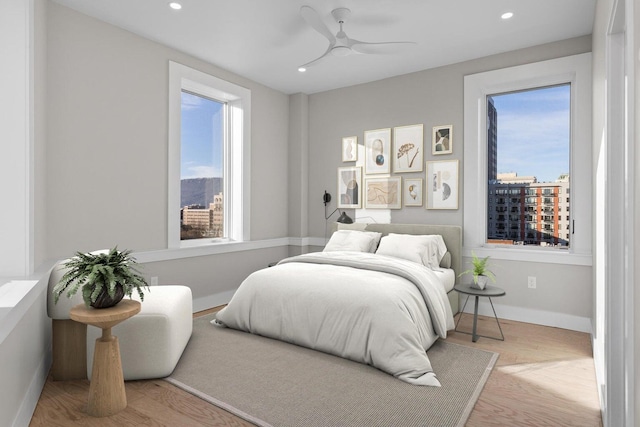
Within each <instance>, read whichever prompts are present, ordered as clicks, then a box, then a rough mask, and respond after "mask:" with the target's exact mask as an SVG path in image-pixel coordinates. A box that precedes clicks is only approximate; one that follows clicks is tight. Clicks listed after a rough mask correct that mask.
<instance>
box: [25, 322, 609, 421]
mask: <svg viewBox="0 0 640 427" xmlns="http://www.w3.org/2000/svg"><path fill="white" fill-rule="evenodd" d="M214 310H215V309H212V310H207V311H206V312H201V313H198V315H204V314H207V313H209V312H212V311H214ZM471 320H472V316H471V315H467V314H465V315H464V317H463V319H462V321H461V323H460V329H461V330H467V331H470V330H471ZM500 323H501V325H502V329H503V332H504V335H505V341H504V342H502V341H496V340H492V339H488V338H480V339H479V340H478V342H476V343H472V342H471V336H470V335H466V334H462V333H456V332H453V333H451V334H450V336H449V337H448V338H447V340H448V341H451V342H455V343H458V344H462V345H467V346H472V347H477V348H481V349H485V350H490V351H494V352H497V353H500V358H499V359H498V362H497V364H496V367H495V368H494V369H493V371H492V373H491V376H490V377H489V380H488V382H487V384H486V385H485V387H484V390H483V391H482V394H481V395H480V398H479V399H478V402H477V403H476V406H475V408H474V409H473V412H472V413H471V416H470V418H469V421H468V423H467V426H468V427H478V426H535V427H538V426H554V427H555V426H580V427H590V426H594V427H599V426H602V421H601V416H600V407H599V402H598V395H597V390H596V381H595V371H594V366H593V359H592V356H591V354H592V351H591V340H590V337H589V335H588V334H584V333H580V332H574V331H568V330H564V329H558V328H549V327H544V326H538V325H531V324H527V323H520V322H513V321H508V320H502V321H501V322H500ZM478 330H479V333H481V334H483V335H489V336H499V331H498V328H497V326H496V324H495V320H494V319H493V318H485V317H480V318H479V321H478ZM88 391H89V382H88V381H86V380H84V381H52V380H51V379H49V380H48V381H47V382H46V384H45V387H44V390H43V392H42V395H41V396H40V400H39V402H38V405H37V407H36V410H35V413H34V416H33V418H32V420H31V424H30V426H33V427H36V426H37V427H39V426H47V427H54V426H65V427H67V426H92V427H93V426H96V427H100V426H118V427H119V426H129V425H131V426H167V427H169V426H171V427H173V426H181V427H182V426H229V427H236V426H250V425H252V424H250V423H247V422H246V421H244V420H242V419H240V418H237V417H235V416H234V415H231V414H229V413H228V412H226V411H224V410H222V409H219V408H217V407H215V406H213V405H210V404H208V403H206V402H204V401H202V400H200V399H198V398H197V397H195V396H193V395H191V394H189V393H187V392H185V391H183V390H181V389H179V388H177V387H174V386H173V385H171V384H169V383H167V382H166V381H163V380H146V381H127V382H126V391H127V398H128V403H129V405H128V407H127V408H126V409H125V410H124V411H122V412H120V413H118V414H116V415H114V416H111V417H105V418H92V417H89V416H88V415H86V413H85V409H86V405H87V394H88Z"/></svg>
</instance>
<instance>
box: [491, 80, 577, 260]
mask: <svg viewBox="0 0 640 427" xmlns="http://www.w3.org/2000/svg"><path fill="white" fill-rule="evenodd" d="M570 147H571V85H570V84H563V85H556V86H552V87H543V88H536V89H528V90H523V91H517V92H509V93H501V94H494V95H489V96H487V171H488V177H487V178H488V181H487V182H488V188H487V194H489V195H491V194H497V195H507V196H508V197H499V198H491V197H489V198H488V201H487V243H497V244H515V245H536V246H554V247H558V248H569V246H570V239H569V237H568V236H569V235H568V234H567V233H561V231H565V230H567V229H569V225H570V219H569V218H570V217H569V216H566V215H565V216H563V215H561V212H563V211H565V212H569V204H570V198H569V197H566V198H565V197H562V195H564V194H569V186H570V175H569V170H570V164H571V162H570ZM495 213H498V215H494V214H495ZM500 213H508V215H500Z"/></svg>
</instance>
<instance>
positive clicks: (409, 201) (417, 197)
mask: <svg viewBox="0 0 640 427" xmlns="http://www.w3.org/2000/svg"><path fill="white" fill-rule="evenodd" d="M423 194H424V192H423V191H422V178H410V179H405V180H404V192H403V194H402V198H403V200H404V205H405V206H422V195H423Z"/></svg>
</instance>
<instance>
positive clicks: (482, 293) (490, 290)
mask: <svg viewBox="0 0 640 427" xmlns="http://www.w3.org/2000/svg"><path fill="white" fill-rule="evenodd" d="M453 289H455V290H456V291H458V292H460V293H461V294H465V295H467V299H466V300H465V302H464V305H463V306H462V310H461V311H460V316H458V322H457V323H456V328H455V331H456V332H461V333H463V334H468V332H465V331H459V330H458V324H460V319H462V314H463V313H464V309H465V307H466V306H467V302H468V301H469V297H470V296H475V297H476V301H475V302H476V304H475V308H474V310H473V332H472V333H471V334H470V335H471V341H473V342H476V341H478V337H485V338H491V339H494V340H499V341H504V334H503V333H502V327H501V326H500V321H499V320H498V315H497V314H496V309H495V308H494V307H493V302H492V301H491V297H501V296H504V295H505V294H506V292H505V291H504V289H502V288H499V287H497V286H489V285H487V286H485V288H484V289H478V288H475V287H473V286H471V285H455V286H454V287H453ZM480 297H487V298H489V303H491V309H492V310H493V316H494V317H495V319H496V322H497V323H498V329H500V338H496V337H488V336H486V335H478V331H477V327H478V300H479V299H480Z"/></svg>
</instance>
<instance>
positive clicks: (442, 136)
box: [431, 125, 453, 156]
mask: <svg viewBox="0 0 640 427" xmlns="http://www.w3.org/2000/svg"><path fill="white" fill-rule="evenodd" d="M451 153H453V126H452V125H444V126H434V127H433V138H432V140H431V154H433V155H436V156H437V155H439V154H451Z"/></svg>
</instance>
